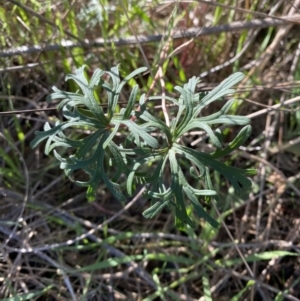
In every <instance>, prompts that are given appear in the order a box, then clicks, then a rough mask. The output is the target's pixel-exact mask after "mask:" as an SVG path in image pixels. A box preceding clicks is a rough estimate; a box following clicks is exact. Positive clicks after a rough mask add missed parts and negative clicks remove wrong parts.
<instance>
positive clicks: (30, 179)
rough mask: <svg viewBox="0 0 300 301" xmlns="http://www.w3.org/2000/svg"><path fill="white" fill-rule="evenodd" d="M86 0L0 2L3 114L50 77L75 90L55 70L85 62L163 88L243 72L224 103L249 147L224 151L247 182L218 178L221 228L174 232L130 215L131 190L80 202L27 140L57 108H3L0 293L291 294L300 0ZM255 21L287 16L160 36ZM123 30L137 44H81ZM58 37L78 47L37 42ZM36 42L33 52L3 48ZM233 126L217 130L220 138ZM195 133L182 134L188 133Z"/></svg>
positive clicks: (297, 284) (36, 296) (30, 104)
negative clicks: (123, 195)
mask: <svg viewBox="0 0 300 301" xmlns="http://www.w3.org/2000/svg"><path fill="white" fill-rule="evenodd" d="M92 3H96V1H82V2H80V1H72V2H71V1H61V2H58V1H43V2H41V3H40V2H37V1H7V2H6V3H5V4H4V5H2V7H0V20H1V27H2V32H1V34H0V45H1V51H0V62H1V66H2V67H1V70H0V78H1V84H0V92H1V93H0V109H1V112H8V111H13V110H33V109H45V108H47V107H49V106H50V107H53V106H54V105H53V104H50V105H48V104H47V103H46V102H45V98H46V96H47V95H48V94H49V93H50V91H51V87H52V86H53V85H55V86H57V87H64V88H68V89H69V90H75V89H76V87H75V86H72V85H70V84H69V83H68V84H66V83H65V82H64V81H63V79H64V76H65V75H66V74H67V73H69V72H72V71H74V69H75V68H76V67H78V66H80V65H81V64H83V63H86V64H88V65H89V67H90V70H93V69H95V68H97V67H99V66H100V67H101V68H103V69H108V68H109V67H110V66H113V65H114V64H116V63H121V69H122V71H123V72H124V74H127V73H129V72H131V71H132V70H134V69H135V68H137V67H139V66H142V65H146V64H149V65H150V66H151V69H152V74H149V75H148V76H146V77H145V78H144V79H142V80H143V82H141V83H140V84H141V86H142V88H143V89H144V90H145V91H148V90H149V89H150V87H151V84H152V82H153V76H155V74H158V73H156V72H158V71H159V70H161V72H162V73H163V74H164V77H163V80H160V79H159V77H156V81H155V85H153V92H152V93H161V92H162V91H163V90H164V89H165V90H166V91H167V92H168V93H171V92H170V90H171V89H172V87H173V86H174V85H175V84H182V83H183V82H184V81H185V80H186V79H188V78H190V77H191V76H193V75H197V76H199V74H200V76H201V77H202V78H203V81H202V83H201V84H200V85H199V89H202V90H209V89H211V88H212V87H214V86H215V85H216V84H217V83H219V82H220V81H221V80H223V79H224V78H225V77H227V76H228V75H230V74H232V73H233V72H234V71H237V70H242V71H244V72H245V74H246V75H247V78H246V80H245V81H244V82H243V83H242V84H241V85H240V86H238V87H237V92H238V96H239V99H241V101H237V102H236V105H235V107H234V108H233V110H232V113H233V114H234V113H238V114H241V115H250V116H253V118H252V126H253V133H252V135H251V139H250V140H249V142H248V145H247V147H245V148H242V149H240V151H239V152H237V153H235V154H234V155H233V156H231V157H230V158H227V160H228V163H229V164H232V165H235V166H238V167H256V168H257V170H258V173H257V176H256V177H255V178H254V179H253V190H252V191H251V193H250V195H249V196H246V195H245V196H244V197H243V198H238V197H236V196H235V195H234V194H233V193H232V191H231V189H230V187H228V184H227V183H224V181H223V179H222V178H221V179H220V178H219V176H218V175H215V183H216V186H217V187H218V191H219V193H220V202H219V203H218V204H217V206H218V208H217V209H218V211H219V212H220V213H221V216H220V220H221V221H223V225H222V227H221V228H220V229H218V230H214V229H212V228H211V227H210V226H209V225H207V224H205V223H204V222H203V221H199V228H198V229H196V230H195V231H194V230H192V229H187V231H186V232H180V231H178V230H176V229H175V228H174V221H173V216H172V214H171V212H169V211H163V212H162V213H161V214H159V216H157V217H156V218H155V219H154V220H145V219H144V218H143V217H142V215H141V212H142V211H143V209H145V208H147V205H148V204H147V201H146V200H144V199H143V198H142V197H140V195H139V194H138V195H137V196H136V197H135V198H134V199H133V200H128V203H127V204H126V206H125V207H123V206H122V204H120V203H118V202H117V201H115V200H114V199H112V197H111V196H110V194H109V193H108V192H107V190H106V189H105V187H100V188H99V195H98V198H97V200H96V201H95V202H93V203H87V201H86V199H85V192H84V190H82V188H80V187H77V186H75V185H74V184H73V183H72V182H70V181H69V180H68V179H67V178H66V177H65V176H64V175H63V173H62V171H61V170H60V169H59V166H58V163H57V162H56V161H55V159H54V158H53V157H46V156H45V155H44V154H43V150H42V149H37V150H32V149H30V147H29V143H30V141H31V140H32V139H33V137H34V131H36V130H39V129H41V127H42V125H43V124H44V122H45V121H49V122H53V121H55V119H56V118H57V117H59V116H60V113H59V112H56V111H36V112H26V113H15V114H9V115H4V114H1V115H0V142H1V143H0V193H1V194H2V197H1V200H0V208H1V209H0V215H1V218H0V237H1V244H0V255H1V258H0V259H1V260H0V271H1V272H0V298H1V299H2V300H39V301H40V300H78V301H79V300H88V301H92V300H201V301H202V300H206V301H208V300H216V301H221V300H222V301H227V300H254V301H259V300H263V301H268V300H276V301H278V300H292V301H296V300H300V259H299V254H300V234H299V229H300V214H299V212H300V211H299V201H300V192H299V190H300V184H299V183H300V180H299V179H300V173H299V170H300V161H299V157H300V143H299V139H298V138H299V134H300V114H299V112H300V110H299V100H300V98H299V96H298V95H299V91H300V84H299V83H300V61H299V55H300V51H299V49H300V48H299V47H300V46H299V45H300V44H299V29H300V25H299V24H300V1H287V0H286V1H229V0H227V1H222V3H223V4H222V5H221V1H220V3H219V4H216V2H212V1H198V2H179V4H178V9H177V11H175V10H174V7H175V4H174V3H172V2H164V3H161V4H159V3H158V2H157V1H127V2H125V1H120V2H119V1H104V0H101V1H99V3H100V4H98V6H95V9H96V8H97V9H98V11H96V10H95V11H94V14H93V13H88V12H87V9H88V8H91V7H92V5H91V4H92ZM84 9H85V10H86V11H85V10H84ZM101 11H102V14H101ZM97 12H98V13H99V14H100V15H99V14H98V15H97ZM125 12H126V13H127V15H128V17H129V20H128V19H127V17H126V14H125ZM100 17H101V18H102V19H101V18H100ZM264 18H271V20H273V21H274V24H275V23H276V22H277V21H278V20H281V21H280V22H283V24H284V25H281V26H277V25H276V26H270V25H268V26H267V27H265V28H254V29H249V28H247V27H246V26H245V29H244V30H239V31H229V32H222V33H219V34H209V35H200V36H199V37H197V38H195V39H194V40H191V39H190V38H185V39H178V40H174V41H173V40H172V39H171V38H170V36H171V35H172V34H175V33H176V32H177V30H180V31H181V32H182V33H184V32H185V31H186V30H188V29H190V28H191V27H194V26H196V27H199V29H201V28H202V27H203V26H204V27H214V26H221V25H224V24H232V23H233V22H238V21H241V22H249V21H253V20H254V19H264ZM132 30H133V31H134V32H132ZM198 33H200V34H201V32H200V31H198ZM157 34H162V35H165V39H164V40H163V41H164V42H163V43H161V44H159V43H158V42H152V43H145V44H144V43H138V41H137V40H136V37H135V35H145V36H153V35H157ZM129 36H133V37H134V39H135V43H134V44H131V45H125V46H117V45H116V44H113V43H107V45H105V47H92V48H91V47H90V46H89V45H88V44H87V43H86V42H85V41H83V40H84V39H88V40H89V41H94V40H96V39H97V38H103V39H104V40H106V41H107V39H111V38H114V39H118V38H128V37H129ZM63 39H67V40H70V41H72V42H74V43H75V42H76V43H79V44H80V45H81V46H80V47H77V48H72V49H70V48H65V49H64V48H63V47H60V49H59V50H55V51H45V50H47V49H48V48H49V46H50V45H55V44H58V45H60V43H61V41H62V40H63ZM138 39H139V38H138ZM33 45H39V46H40V47H41V49H42V50H38V51H37V52H34V53H26V51H25V52H23V53H22V54H21V55H18V54H14V55H8V54H7V51H8V50H11V51H13V50H14V49H16V48H17V47H21V46H28V47H29V46H33ZM139 47H141V48H142V49H143V52H144V53H145V58H144V57H143V56H142V54H141V52H140V49H139ZM24 49H25V48H24ZM24 49H23V50H24ZM25 50H26V49H25ZM43 50H44V51H43ZM174 51H175V52H174ZM4 52H5V53H6V56H5V57H4ZM173 52H174V55H173V56H172V55H171V54H172V53H173ZM170 55H171V57H168V56H170ZM145 60H147V61H145ZM157 64H158V65H157ZM293 98H294V100H293V101H289V100H290V99H293ZM124 99H125V100H126V95H124ZM278 104H281V106H278ZM276 105H277V106H276ZM272 106H275V107H274V109H273V110H271V107H272ZM266 108H269V110H266ZM215 109H216V108H215V107H212V108H211V110H212V111H213V110H215ZM157 110H159V106H157ZM237 130H238V129H235V128H232V129H230V131H228V132H227V136H228V140H231V139H230V138H231V137H232V135H234V133H235V132H236V131H237ZM197 139H200V140H201V137H200V136H199V135H191V136H189V137H187V140H186V142H187V143H193V141H195V140H197ZM194 147H195V148H198V147H199V148H200V147H203V146H202V145H201V144H196V145H195V146H194ZM209 147H210V145H206V148H207V149H208V151H209ZM211 210H212V214H216V212H215V209H214V208H212V209H211ZM228 231H229V233H230V234H231V235H232V237H233V240H232V239H231V238H230V236H229V235H228ZM238 251H239V252H240V253H239V252H238ZM240 254H242V255H243V256H244V257H245V259H246V261H247V263H248V267H247V266H246V265H245V263H244V262H243V260H242V259H241V256H240ZM21 298H23V299H21Z"/></svg>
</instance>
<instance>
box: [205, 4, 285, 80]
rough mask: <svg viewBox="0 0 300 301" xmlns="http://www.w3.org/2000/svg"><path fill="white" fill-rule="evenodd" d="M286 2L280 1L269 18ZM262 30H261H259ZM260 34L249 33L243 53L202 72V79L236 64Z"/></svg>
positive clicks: (257, 32)
mask: <svg viewBox="0 0 300 301" xmlns="http://www.w3.org/2000/svg"><path fill="white" fill-rule="evenodd" d="M283 1H284V0H280V1H278V2H277V3H276V5H274V6H273V7H272V8H271V11H270V12H269V14H268V15H269V16H270V17H272V16H274V13H275V12H276V11H277V10H278V8H279V7H280V5H281V4H282V2H283ZM258 29H260V28H258ZM258 34H259V30H256V31H254V30H252V31H249V32H248V34H247V38H246V41H245V43H244V45H243V48H242V49H241V51H240V52H239V53H238V54H236V55H235V56H234V57H233V58H231V59H229V60H228V61H226V62H224V63H222V64H220V65H217V66H215V67H213V68H211V69H210V70H208V71H205V72H202V73H201V74H200V77H205V76H207V75H208V74H211V73H214V72H217V71H219V70H221V69H223V68H225V67H227V66H229V65H231V64H233V63H234V62H236V61H237V60H238V59H239V58H240V57H242V56H243V54H244V53H245V52H246V50H247V49H248V47H249V46H250V45H251V44H252V42H254V40H255V39H256V37H257V35H258ZM241 70H242V69H241Z"/></svg>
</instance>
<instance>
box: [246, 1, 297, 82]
mask: <svg viewBox="0 0 300 301" xmlns="http://www.w3.org/2000/svg"><path fill="white" fill-rule="evenodd" d="M299 6H300V0H296V1H295V3H294V5H293V6H292V8H291V9H290V11H289V13H288V15H287V16H286V18H293V19H294V20H298V22H300V18H299V15H298V14H295V12H296V10H297V8H298V7H299ZM295 18H296V19H295ZM292 27H293V24H287V26H286V27H284V28H280V29H279V31H278V32H277V34H276V36H275V38H274V40H273V41H272V43H271V45H270V46H268V48H267V49H266V50H265V52H264V53H263V54H262V55H261V57H260V58H259V59H258V60H256V61H255V62H252V63H250V64H248V65H252V64H254V66H253V67H252V69H251V70H250V71H249V73H248V74H247V76H246V78H244V79H243V81H242V82H241V85H243V84H244V83H246V82H247V81H248V79H249V78H250V76H251V75H252V74H253V73H254V72H255V71H256V70H258V71H259V72H262V71H263V70H264V69H265V67H266V65H267V64H268V62H269V61H270V59H271V57H272V54H273V53H274V51H275V50H276V48H277V47H278V46H279V45H280V42H281V41H282V39H283V38H284V37H285V36H286V35H287V34H288V32H289V31H290V30H291V28H292ZM246 67H247V66H245V67H244V68H246Z"/></svg>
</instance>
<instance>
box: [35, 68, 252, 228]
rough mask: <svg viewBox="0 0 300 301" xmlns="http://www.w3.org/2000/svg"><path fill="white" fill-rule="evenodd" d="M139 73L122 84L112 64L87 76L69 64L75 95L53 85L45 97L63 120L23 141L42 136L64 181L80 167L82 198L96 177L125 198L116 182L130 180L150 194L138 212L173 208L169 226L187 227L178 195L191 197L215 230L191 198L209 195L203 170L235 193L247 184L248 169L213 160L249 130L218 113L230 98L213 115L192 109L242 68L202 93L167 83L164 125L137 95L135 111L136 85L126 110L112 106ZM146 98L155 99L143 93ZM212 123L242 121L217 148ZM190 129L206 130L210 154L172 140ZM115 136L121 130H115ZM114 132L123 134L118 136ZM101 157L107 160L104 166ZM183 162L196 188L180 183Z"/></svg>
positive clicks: (221, 90) (91, 195)
mask: <svg viewBox="0 0 300 301" xmlns="http://www.w3.org/2000/svg"><path fill="white" fill-rule="evenodd" d="M145 70H146V68H139V69H137V70H136V71H134V72H133V73H131V74H130V75H128V76H127V77H126V78H125V79H124V80H122V81H121V80H120V77H119V71H118V66H116V67H113V68H112V69H111V71H103V70H100V69H97V70H96V71H95V72H94V74H93V76H92V78H91V79H90V81H88V79H87V76H86V75H85V72H84V66H83V67H81V68H79V69H77V70H76V74H75V75H68V76H67V77H66V80H69V79H72V80H74V81H75V82H76V83H77V84H78V86H79V87H80V89H81V92H82V93H79V92H77V93H71V92H65V91H61V90H58V89H57V88H55V87H54V88H53V89H54V93H53V94H51V95H50V96H49V99H48V100H50V101H51V100H54V99H61V100H62V101H61V102H60V103H59V105H58V107H57V109H62V112H63V115H64V117H65V118H66V121H64V122H57V123H56V124H55V126H54V127H53V128H51V127H50V125H49V123H46V124H45V126H44V131H43V132H36V138H35V139H34V140H33V141H32V142H31V146H32V147H36V146H37V145H38V144H39V143H41V142H42V141H43V140H46V139H47V142H46V146H45V153H46V154H47V155H48V154H49V153H50V151H51V150H54V155H55V157H56V158H57V159H58V160H59V161H60V167H61V168H62V169H64V170H65V173H66V175H67V176H69V177H70V178H71V176H72V174H73V172H74V171H76V170H83V171H84V172H85V173H86V174H87V175H88V177H89V179H88V180H87V181H75V182H76V184H77V185H80V186H86V187H88V188H87V197H88V199H89V200H93V199H95V196H96V191H97V187H98V185H99V183H100V182H101V181H103V182H104V184H105V185H106V187H107V188H108V189H109V190H110V191H111V193H112V194H113V195H114V196H115V197H116V198H117V199H118V200H120V201H125V195H124V193H123V191H124V189H122V185H120V184H119V183H118V182H120V180H121V179H124V176H125V178H126V190H127V194H128V195H132V194H133V192H134V189H135V186H136V184H144V185H147V192H146V193H145V194H146V196H147V197H149V198H150V199H151V207H150V208H148V209H147V210H146V211H145V212H144V213H143V215H144V216H145V217H147V218H151V217H153V216H155V215H156V214H157V213H158V212H159V210H161V209H162V208H163V207H164V206H166V205H169V206H172V207H174V209H175V215H176V225H177V227H184V225H185V224H188V225H190V226H191V227H194V226H195V225H194V222H193V221H192V220H191V218H190V217H189V216H188V214H187V211H186V206H185V203H184V195H185V196H186V197H187V198H188V199H189V200H190V201H191V203H192V205H193V207H194V209H195V211H196V213H197V215H198V217H199V218H204V219H205V220H206V221H207V222H208V223H209V224H211V225H212V226H213V227H218V225H219V224H218V222H217V221H216V220H215V219H214V218H213V217H211V216H210V215H209V214H208V213H207V212H206V211H205V210H204V208H203V207H202V205H201V204H200V202H199V200H198V197H199V196H200V197H202V198H203V199H204V200H205V201H209V200H213V199H217V193H216V191H215V190H214V189H213V185H212V181H211V177H210V169H214V170H216V171H217V172H219V173H221V174H222V175H223V176H224V177H225V178H226V179H227V180H228V181H229V182H230V183H231V184H232V186H233V187H234V189H235V192H236V193H238V194H239V193H240V192H241V190H245V189H249V188H250V187H251V181H250V180H249V179H248V178H247V177H246V176H249V175H253V174H254V173H255V170H253V169H246V170H242V169H238V168H235V167H232V166H229V165H226V164H224V163H221V162H219V161H218V160H217V159H219V158H220V157H222V156H224V155H227V154H229V153H230V152H232V151H233V150H235V149H236V148H238V147H239V146H240V145H242V144H243V143H244V142H245V141H246V139H247V138H248V137H249V135H250V132H251V127H250V125H248V124H249V119H248V118H246V117H242V116H232V115H226V113H227V112H228V110H229V109H230V106H231V105H232V103H233V101H234V100H233V99H232V100H229V101H228V102H227V103H226V104H225V105H224V106H223V108H222V109H221V110H220V111H219V112H217V113H214V114H212V115H209V116H204V117H200V114H201V111H202V109H203V108H204V107H206V106H207V105H209V104H210V103H212V102H214V101H216V100H218V99H220V98H221V97H223V96H224V95H227V94H231V93H233V92H234V90H233V89H232V88H231V87H232V86H233V85H235V84H236V83H238V82H239V81H240V80H242V79H243V77H244V75H243V74H242V73H236V74H234V75H231V76H230V77H229V78H228V79H226V80H224V81H223V82H222V83H221V84H220V85H219V86H218V87H216V88H215V89H213V90H212V91H210V92H209V93H207V94H206V95H203V93H195V89H196V85H197V83H198V81H199V79H198V78H196V77H193V78H191V79H190V80H189V81H188V83H187V84H185V85H184V86H183V87H178V86H177V87H175V89H176V90H177V91H178V92H179V93H180V96H179V98H178V99H175V98H173V97H168V96H164V99H165V100H167V101H170V102H171V103H172V104H173V105H174V106H176V107H177V111H176V112H175V115H174V117H173V119H172V120H171V124H170V126H168V125H167V123H166V122H165V121H163V120H161V119H159V118H158V117H156V116H154V115H153V114H151V113H150V111H149V110H148V109H147V107H146V103H145V102H146V97H145V95H144V94H143V95H141V96H140V97H139V106H138V108H137V106H136V103H137V98H138V90H139V88H138V85H135V86H134V87H133V89H132V91H131V94H130V96H129V98H128V102H127V105H126V108H122V109H121V110H120V111H119V110H118V103H119V97H120V93H121V91H122V89H123V87H124V85H125V84H126V83H127V81H129V80H131V79H132V78H134V77H135V76H136V75H138V74H140V73H141V72H144V71H145ZM105 74H106V75H109V77H110V78H111V80H112V84H109V82H107V81H104V80H103V79H102V77H103V75H105ZM99 87H100V88H102V89H104V90H105V91H106V93H107V111H106V113H105V112H104V111H103V108H102V107H101V106H100V103H99V101H98V100H97V98H98V96H97V95H96V92H95V89H96V88H97V89H99ZM154 99H162V97H157V96H156V97H150V98H149V100H154ZM215 124H227V125H246V126H245V127H243V128H242V130H241V131H240V132H239V134H238V135H237V136H236V138H235V139H234V140H233V141H232V142H231V143H229V144H228V146H226V147H223V143H222V135H221V131H220V130H216V131H215V132H214V131H213V130H212V128H211V126H212V125H215ZM68 128H73V129H75V130H78V129H84V130H85V132H87V130H89V134H88V135H86V136H85V137H81V138H80V139H76V140H75V139H71V138H68V137H67V136H66V134H65V133H64V131H66V130H67V129H68ZM193 129H201V130H203V131H205V132H206V133H207V135H208V136H209V138H210V139H211V142H212V143H213V145H214V146H215V147H216V150H215V152H213V153H210V154H208V153H203V152H200V151H196V150H194V149H192V148H189V147H187V146H184V145H182V144H181V143H180V142H179V141H180V139H181V137H182V136H183V135H184V134H185V133H187V132H189V131H191V130H193ZM67 132H68V131H67ZM154 132H156V133H157V132H158V133H159V134H160V137H162V138H158V139H156V138H154V135H153V133H154ZM68 133H69V134H70V132H68ZM118 133H119V134H121V135H117V134H118ZM125 134H126V135H125ZM122 137H126V138H124V139H123V140H121V138H122ZM60 147H63V148H71V149H72V150H73V151H74V150H75V152H73V154H71V155H68V156H66V157H63V156H61V155H60V154H59V153H58V152H57V151H56V149H58V148H60ZM105 162H109V166H108V168H107V166H106V164H105ZM186 164H188V165H189V166H190V169H189V174H190V176H191V177H192V178H193V179H195V180H196V181H195V182H196V183H197V182H199V181H200V183H202V182H203V185H204V189H196V188H195V187H193V186H192V185H191V184H190V183H189V182H188V180H187V179H186V176H185V173H186V172H187V171H184V170H183V166H184V165H185V166H186ZM150 165H151V168H152V170H153V173H152V174H151V175H149V172H146V171H145V167H149V166H150ZM107 169H108V171H107ZM148 169H149V168H148ZM112 171H113V172H114V174H113V173H112ZM168 173H170V177H168V179H170V180H169V181H168V180H167V179H165V177H164V176H165V175H166V174H168ZM110 175H112V176H111V177H110Z"/></svg>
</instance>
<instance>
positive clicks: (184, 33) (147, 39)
mask: <svg viewBox="0 0 300 301" xmlns="http://www.w3.org/2000/svg"><path fill="white" fill-rule="evenodd" d="M11 1H12V0H11ZM299 22H300V14H295V15H293V16H283V17H282V18H280V19H278V18H274V17H268V18H265V19H255V20H252V21H249V22H244V21H236V22H232V23H230V24H226V25H220V26H215V27H191V28H189V29H186V30H176V31H175V32H174V35H173V36H172V39H174V40H178V39H185V38H195V37H197V36H199V37H200V36H205V35H212V34H219V33H223V32H233V31H240V30H244V29H255V28H266V27H270V26H286V25H288V24H294V23H296V24H299ZM200 30H201V32H200V33H199V31H200ZM162 38H163V35H153V36H145V35H136V36H132V37H128V38H124V39H107V40H105V39H102V38H99V39H95V40H92V41H90V40H87V39H85V40H83V41H82V42H80V43H74V42H72V41H61V43H60V44H52V45H48V46H46V47H43V46H40V45H36V46H21V47H15V48H10V49H7V50H4V51H0V57H11V56H15V55H21V54H31V53H37V52H41V51H44V52H45V51H56V50H60V49H61V48H62V47H63V48H65V49H68V48H75V47H84V48H92V47H98V48H99V47H100V48H105V47H107V45H109V44H114V45H115V46H126V45H135V44H137V43H140V44H145V43H151V42H159V41H161V39H162ZM77 40H78V39H77ZM137 41H138V42H137Z"/></svg>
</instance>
